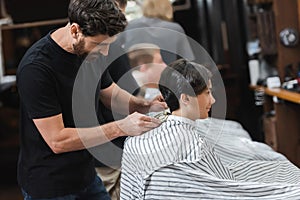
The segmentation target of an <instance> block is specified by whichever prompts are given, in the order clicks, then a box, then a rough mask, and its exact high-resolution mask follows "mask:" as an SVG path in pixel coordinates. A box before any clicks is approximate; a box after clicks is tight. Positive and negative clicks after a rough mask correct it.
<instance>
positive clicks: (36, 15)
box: [5, 0, 69, 23]
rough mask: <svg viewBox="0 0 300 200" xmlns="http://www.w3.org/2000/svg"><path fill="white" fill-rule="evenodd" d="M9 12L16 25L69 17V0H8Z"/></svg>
mask: <svg viewBox="0 0 300 200" xmlns="http://www.w3.org/2000/svg"><path fill="white" fill-rule="evenodd" d="M5 4H6V8H7V12H8V14H9V15H11V17H12V18H13V21H14V23H22V22H32V21H39V20H50V19H59V18H66V17H67V9H68V4H69V0H51V1H41V0H6V1H5Z"/></svg>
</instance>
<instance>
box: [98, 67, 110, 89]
mask: <svg viewBox="0 0 300 200" xmlns="http://www.w3.org/2000/svg"><path fill="white" fill-rule="evenodd" d="M112 83H113V80H112V78H111V76H110V74H109V71H108V70H105V71H104V73H103V75H102V76H101V80H100V85H101V86H100V88H101V89H105V88H108V87H109V86H110V85H111V84H112Z"/></svg>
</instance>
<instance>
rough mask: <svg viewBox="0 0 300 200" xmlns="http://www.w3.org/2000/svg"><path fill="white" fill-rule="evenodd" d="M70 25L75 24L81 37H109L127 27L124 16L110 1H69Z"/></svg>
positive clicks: (114, 3)
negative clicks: (81, 34)
mask: <svg viewBox="0 0 300 200" xmlns="http://www.w3.org/2000/svg"><path fill="white" fill-rule="evenodd" d="M68 17H69V22H70V23H77V24H78V25H79V26H80V28H81V31H82V33H83V35H85V36H95V35H99V34H102V35H109V36H113V35H115V34H117V33H120V32H122V31H123V30H124V29H125V26H126V25H127V21H126V18H125V15H124V14H123V13H122V11H121V10H120V8H119V7H118V5H117V4H116V2H114V1H112V0H71V1H70V4H69V8H68Z"/></svg>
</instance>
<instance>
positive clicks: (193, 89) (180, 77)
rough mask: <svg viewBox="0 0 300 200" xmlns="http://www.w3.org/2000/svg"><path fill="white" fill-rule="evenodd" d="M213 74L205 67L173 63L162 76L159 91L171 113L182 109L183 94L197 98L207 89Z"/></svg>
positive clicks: (190, 63) (183, 61) (189, 63)
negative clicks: (181, 97) (181, 98)
mask: <svg viewBox="0 0 300 200" xmlns="http://www.w3.org/2000/svg"><path fill="white" fill-rule="evenodd" d="M211 76H212V74H211V72H210V71H209V70H208V69H207V68H205V67H204V66H203V65H200V64H197V63H194V62H190V61H187V60H185V59H179V60H177V61H174V62H173V63H171V64H170V65H169V66H168V67H166V69H164V71H163V72H162V74H161V77H160V80H159V90H160V92H161V94H162V96H163V98H164V100H165V101H166V103H167V105H168V107H169V108H170V111H171V112H172V111H174V110H177V109H179V108H180V105H179V99H180V95H181V94H187V95H189V96H197V95H199V94H201V93H202V92H203V91H204V90H205V89H207V84H208V81H209V80H210V79H211Z"/></svg>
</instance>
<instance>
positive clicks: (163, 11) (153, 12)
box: [142, 0, 173, 21]
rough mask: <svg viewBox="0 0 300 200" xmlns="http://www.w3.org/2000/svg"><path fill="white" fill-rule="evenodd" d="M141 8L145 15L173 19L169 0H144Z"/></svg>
mask: <svg viewBox="0 0 300 200" xmlns="http://www.w3.org/2000/svg"><path fill="white" fill-rule="evenodd" d="M142 10H143V15H144V16H145V17H150V18H159V19H162V20H167V21H172V20H173V7H172V4H171V2H170V1H169V0H145V1H144V2H143V6H142Z"/></svg>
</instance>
